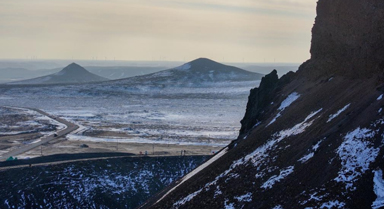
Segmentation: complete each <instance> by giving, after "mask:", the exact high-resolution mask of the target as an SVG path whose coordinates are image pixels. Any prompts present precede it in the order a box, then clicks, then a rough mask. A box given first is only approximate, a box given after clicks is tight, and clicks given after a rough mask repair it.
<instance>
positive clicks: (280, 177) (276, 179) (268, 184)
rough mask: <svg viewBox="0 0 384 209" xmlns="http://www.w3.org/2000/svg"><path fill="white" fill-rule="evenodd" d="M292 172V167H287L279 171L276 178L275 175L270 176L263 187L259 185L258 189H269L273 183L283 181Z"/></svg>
mask: <svg viewBox="0 0 384 209" xmlns="http://www.w3.org/2000/svg"><path fill="white" fill-rule="evenodd" d="M293 170H294V166H289V167H287V168H285V169H283V170H281V171H280V174H279V175H278V176H277V175H274V176H272V177H271V178H269V179H268V180H267V181H266V182H265V183H264V184H263V185H261V187H260V188H263V189H271V188H272V187H273V185H274V184H275V183H277V182H279V181H281V180H283V179H284V178H285V177H287V176H288V175H289V174H291V173H293Z"/></svg>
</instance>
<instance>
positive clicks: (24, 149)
mask: <svg viewBox="0 0 384 209" xmlns="http://www.w3.org/2000/svg"><path fill="white" fill-rule="evenodd" d="M23 108H25V107H23ZM25 109H30V110H33V111H36V112H38V113H40V114H42V115H45V116H47V117H50V118H51V119H53V120H55V121H57V122H59V123H62V124H65V125H66V126H67V127H66V128H65V129H63V130H61V131H58V132H57V133H56V134H57V136H55V135H54V134H52V135H48V136H44V137H41V138H40V141H39V142H36V143H33V144H28V145H25V146H22V147H20V148H18V149H15V150H12V151H10V152H7V153H4V154H3V155H2V156H0V160H6V159H7V158H9V157H10V156H16V155H20V154H22V153H24V152H27V151H29V150H32V149H34V148H36V147H38V146H40V145H43V144H45V143H47V142H49V141H51V140H53V139H57V138H59V137H62V136H65V135H67V134H68V133H70V132H72V131H74V130H76V129H78V128H79V127H78V126H77V125H76V124H73V123H71V122H69V121H67V120H64V119H62V118H59V117H56V116H52V115H50V114H48V113H46V112H44V111H42V110H39V109H34V108H25Z"/></svg>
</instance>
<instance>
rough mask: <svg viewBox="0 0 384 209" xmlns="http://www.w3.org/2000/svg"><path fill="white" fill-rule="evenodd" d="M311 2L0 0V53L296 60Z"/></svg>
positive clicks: (304, 54)
mask: <svg viewBox="0 0 384 209" xmlns="http://www.w3.org/2000/svg"><path fill="white" fill-rule="evenodd" d="M315 11H316V0H236V1H234V0H165V1H162V0H33V1H32V0H0V58H1V59H20V58H21V59H25V58H28V59H29V58H31V57H32V56H33V57H36V58H38V59H72V58H73V59H96V57H97V59H99V60H104V59H109V60H113V59H116V60H160V59H162V60H168V61H188V60H192V59H195V58H198V57H208V58H211V59H215V60H217V61H225V62H264V61H265V62H274V61H276V62H297V63H298V62H303V61H305V60H307V59H308V58H309V56H310V55H309V48H310V41H311V28H312V26H313V23H314V18H315V16H316V12H315Z"/></svg>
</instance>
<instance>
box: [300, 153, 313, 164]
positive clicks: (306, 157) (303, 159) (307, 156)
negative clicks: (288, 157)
mask: <svg viewBox="0 0 384 209" xmlns="http://www.w3.org/2000/svg"><path fill="white" fill-rule="evenodd" d="M313 155H315V154H314V153H313V152H311V153H309V154H307V155H304V157H302V158H300V159H299V160H298V161H299V162H301V163H305V162H307V161H308V160H309V159H311V158H312V157H313Z"/></svg>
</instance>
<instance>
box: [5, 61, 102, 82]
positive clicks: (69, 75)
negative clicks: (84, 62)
mask: <svg viewBox="0 0 384 209" xmlns="http://www.w3.org/2000/svg"><path fill="white" fill-rule="evenodd" d="M107 80H108V79H106V78H103V77H100V76H98V75H95V74H93V73H90V72H89V71H87V70H86V69H85V68H83V67H81V66H80V65H78V64H76V63H72V64H70V65H68V66H67V67H65V68H63V69H62V70H61V71H59V72H57V73H54V74H51V75H47V76H42V77H38V78H32V79H28V80H22V81H16V82H12V83H10V84H65V83H90V82H100V81H107Z"/></svg>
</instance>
